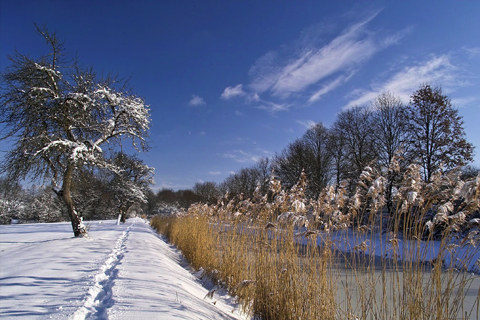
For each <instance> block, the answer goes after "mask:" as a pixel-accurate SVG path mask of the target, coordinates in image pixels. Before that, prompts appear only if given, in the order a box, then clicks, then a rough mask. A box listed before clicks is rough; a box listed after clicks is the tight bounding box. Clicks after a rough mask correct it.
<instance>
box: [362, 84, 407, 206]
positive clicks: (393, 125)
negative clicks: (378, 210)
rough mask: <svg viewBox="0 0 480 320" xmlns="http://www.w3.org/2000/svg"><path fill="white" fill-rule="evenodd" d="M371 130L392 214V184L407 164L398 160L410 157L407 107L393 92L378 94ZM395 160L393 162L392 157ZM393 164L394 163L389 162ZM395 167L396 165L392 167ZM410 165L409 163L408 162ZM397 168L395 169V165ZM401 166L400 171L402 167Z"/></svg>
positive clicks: (374, 102)
mask: <svg viewBox="0 0 480 320" xmlns="http://www.w3.org/2000/svg"><path fill="white" fill-rule="evenodd" d="M371 111H372V128H373V131H372V132H373V136H374V139H375V148H376V151H377V155H378V162H379V165H380V166H381V167H382V168H384V170H387V174H386V176H387V185H386V187H385V190H386V192H385V193H386V194H385V196H386V203H387V208H388V210H389V212H392V198H393V188H394V185H395V181H396V180H397V179H398V178H399V177H400V172H402V171H403V170H402V168H403V167H405V166H406V165H407V163H408V162H409V161H408V160H409V159H408V157H407V159H406V161H402V159H400V157H399V154H402V156H403V158H405V156H406V155H408V154H409V151H410V150H409V146H410V144H409V140H410V138H409V137H410V134H409V130H408V120H407V118H406V117H405V111H406V107H405V105H404V104H403V103H402V101H401V100H400V98H398V97H396V96H395V95H394V94H392V93H388V92H387V93H382V94H380V95H379V96H378V97H377V98H375V100H374V101H373V102H372V104H371ZM395 156H396V157H397V158H396V159H394V157H395ZM392 161H394V162H392ZM393 164H395V166H393ZM408 164H409V163H408ZM397 165H398V168H396V166H397ZM401 167H402V168H401Z"/></svg>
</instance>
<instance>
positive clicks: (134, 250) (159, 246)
mask: <svg viewBox="0 0 480 320" xmlns="http://www.w3.org/2000/svg"><path fill="white" fill-rule="evenodd" d="M87 225H89V229H90V230H89V237H88V238H73V236H72V231H71V225H70V223H54V224H25V225H11V226H0V317H1V318H18V319H24V318H25V319H26V318H28V319H30V318H31V319H242V316H241V315H240V314H239V311H238V309H237V308H236V307H235V306H234V305H233V303H232V299H231V298H230V297H228V296H227V295H223V296H218V295H217V294H215V295H214V296H213V298H208V297H206V295H207V293H208V288H205V287H203V286H202V285H201V283H200V281H199V280H198V279H197V278H195V276H193V275H192V274H191V273H190V272H189V271H188V270H187V269H186V268H185V267H182V265H185V263H184V262H183V260H182V258H181V255H180V254H179V252H178V251H176V250H175V249H173V248H172V247H171V246H170V245H168V244H167V243H166V242H165V241H164V240H163V239H161V238H160V237H159V236H158V235H157V234H156V233H155V232H154V231H153V230H152V229H151V228H150V226H149V225H148V224H147V223H146V222H145V221H144V220H142V219H139V218H135V219H130V220H128V221H127V223H126V224H124V225H117V224H116V221H95V222H90V223H89V224H88V223H87Z"/></svg>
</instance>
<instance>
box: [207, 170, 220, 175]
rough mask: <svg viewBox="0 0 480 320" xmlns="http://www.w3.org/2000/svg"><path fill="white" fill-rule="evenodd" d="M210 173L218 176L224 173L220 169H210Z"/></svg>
mask: <svg viewBox="0 0 480 320" xmlns="http://www.w3.org/2000/svg"><path fill="white" fill-rule="evenodd" d="M208 174H211V175H213V176H218V175H220V174H222V173H221V172H220V171H210V172H209V173H208Z"/></svg>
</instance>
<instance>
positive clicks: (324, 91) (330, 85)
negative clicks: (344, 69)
mask: <svg viewBox="0 0 480 320" xmlns="http://www.w3.org/2000/svg"><path fill="white" fill-rule="evenodd" d="M354 73H355V72H352V73H350V75H349V76H345V75H341V76H338V77H337V78H335V79H334V80H333V81H331V82H329V83H327V84H325V85H323V86H322V87H321V88H320V90H318V91H317V92H315V93H314V94H313V95H312V96H311V97H310V99H308V102H310V103H313V102H315V101H318V100H320V99H321V98H322V96H324V95H326V94H327V93H329V92H330V91H332V90H334V89H336V88H337V87H339V86H341V85H342V84H344V83H345V82H346V81H348V80H349V79H350V78H351V77H352V76H353V74H354Z"/></svg>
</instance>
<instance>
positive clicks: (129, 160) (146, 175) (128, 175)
mask: <svg viewBox="0 0 480 320" xmlns="http://www.w3.org/2000/svg"><path fill="white" fill-rule="evenodd" d="M113 164H114V166H115V167H118V168H122V170H121V171H116V172H115V175H114V178H113V180H112V182H111V190H112V192H113V194H114V195H115V199H116V203H117V207H118V209H119V211H120V221H121V222H125V220H126V214H127V212H128V210H129V209H130V208H131V207H132V206H133V205H135V204H144V203H147V191H148V190H149V187H150V185H152V184H153V171H154V170H153V168H150V167H148V166H147V165H146V164H145V163H144V162H143V160H140V159H138V158H137V157H135V156H131V155H127V154H125V153H123V152H118V153H116V154H115V155H114V157H113Z"/></svg>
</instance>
